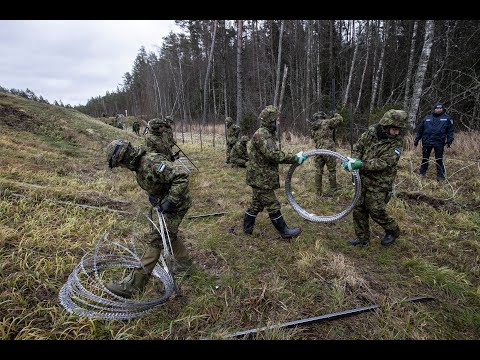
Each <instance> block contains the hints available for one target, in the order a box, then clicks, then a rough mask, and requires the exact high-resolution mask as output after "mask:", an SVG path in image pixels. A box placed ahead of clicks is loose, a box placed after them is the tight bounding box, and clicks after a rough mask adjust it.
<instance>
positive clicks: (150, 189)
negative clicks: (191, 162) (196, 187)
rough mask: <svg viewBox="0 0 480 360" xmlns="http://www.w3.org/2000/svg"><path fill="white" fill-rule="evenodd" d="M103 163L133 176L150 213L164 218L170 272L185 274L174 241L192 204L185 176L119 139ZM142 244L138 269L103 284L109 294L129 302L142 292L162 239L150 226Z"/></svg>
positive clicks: (184, 255) (183, 257) (184, 257)
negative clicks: (171, 260)
mask: <svg viewBox="0 0 480 360" xmlns="http://www.w3.org/2000/svg"><path fill="white" fill-rule="evenodd" d="M107 162H108V164H109V167H110V168H114V167H117V166H120V167H123V168H127V169H129V170H131V171H134V172H135V173H136V178H137V183H138V185H140V187H141V188H142V189H143V190H145V191H146V192H147V193H148V194H149V201H150V203H151V204H152V208H151V210H154V208H153V207H156V208H157V209H158V210H159V211H160V212H162V213H163V215H164V218H165V222H166V224H167V230H168V234H169V236H170V241H171V243H172V250H173V254H174V256H175V259H176V261H177V262H176V263H174V264H173V269H172V272H174V273H176V272H179V271H185V270H188V268H189V267H190V266H191V264H192V261H191V259H190V258H189V255H188V252H187V249H186V247H185V245H184V243H183V241H182V239H181V238H179V237H178V227H179V225H180V223H181V222H182V219H183V217H184V216H185V214H186V212H187V211H188V209H189V208H190V206H191V204H192V198H191V195H190V191H189V188H188V183H189V174H188V172H186V171H184V170H183V169H182V168H177V167H175V166H174V164H173V163H171V162H169V161H168V160H167V159H166V158H165V156H164V155H162V154H159V153H153V152H147V151H146V148H145V147H144V146H142V145H141V146H139V147H137V148H134V147H132V145H131V144H130V142H128V141H127V140H122V139H119V140H114V141H112V142H111V143H110V144H109V145H108V146H107ZM146 240H147V242H148V244H149V246H148V248H147V251H146V252H145V254H144V255H143V256H142V258H141V263H142V267H140V268H136V269H134V270H133V271H132V272H131V273H130V275H128V276H127V277H126V278H124V279H123V280H122V281H120V282H118V283H115V282H110V283H109V284H107V288H108V289H109V290H110V291H112V292H113V293H115V294H117V295H119V296H123V297H126V298H130V297H132V296H133V294H134V293H136V292H140V291H143V289H144V288H145V286H146V284H147V282H148V280H149V278H150V275H151V273H152V270H153V268H154V267H155V264H156V263H157V260H158V259H159V257H160V253H161V250H162V248H163V242H162V237H161V235H160V234H159V232H158V231H157V230H156V229H154V227H153V226H152V225H150V233H149V234H148V235H147V239H146Z"/></svg>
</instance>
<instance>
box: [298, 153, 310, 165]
mask: <svg viewBox="0 0 480 360" xmlns="http://www.w3.org/2000/svg"><path fill="white" fill-rule="evenodd" d="M305 160H307V156H306V155H305V154H304V153H303V151H300V152H298V153H296V154H295V161H296V162H297V163H299V164H300V165H302V163H303V162H304V161H305Z"/></svg>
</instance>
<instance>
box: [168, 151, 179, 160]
mask: <svg viewBox="0 0 480 360" xmlns="http://www.w3.org/2000/svg"><path fill="white" fill-rule="evenodd" d="M179 158H180V150H178V151H177V152H176V153H175V154H172V155H171V156H170V161H175V160H177V159H179Z"/></svg>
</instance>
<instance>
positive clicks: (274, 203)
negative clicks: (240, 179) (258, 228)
mask: <svg viewBox="0 0 480 360" xmlns="http://www.w3.org/2000/svg"><path fill="white" fill-rule="evenodd" d="M280 207H281V206H280V202H279V201H278V199H277V197H276V196H275V190H264V189H259V188H255V187H252V202H251V204H250V208H249V209H248V210H247V212H248V213H249V214H250V215H253V216H256V215H257V214H258V213H259V212H262V211H263V209H266V210H267V212H268V213H269V214H271V213H275V212H277V211H280Z"/></svg>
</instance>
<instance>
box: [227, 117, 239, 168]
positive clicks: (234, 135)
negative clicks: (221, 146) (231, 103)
mask: <svg viewBox="0 0 480 360" xmlns="http://www.w3.org/2000/svg"><path fill="white" fill-rule="evenodd" d="M239 136H240V127H239V126H238V125H237V124H235V123H234V122H233V119H232V118H231V117H227V118H225V137H226V142H227V150H226V155H227V158H226V160H225V163H226V164H230V154H231V152H232V148H233V146H234V145H235V143H236V142H237V141H238V137H239Z"/></svg>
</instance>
